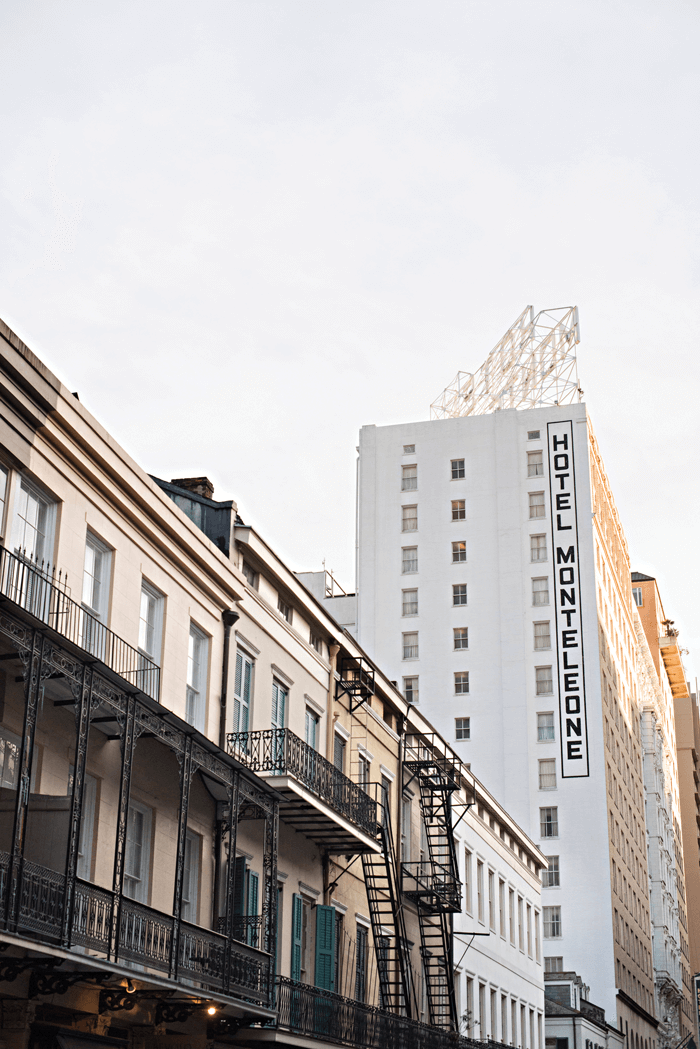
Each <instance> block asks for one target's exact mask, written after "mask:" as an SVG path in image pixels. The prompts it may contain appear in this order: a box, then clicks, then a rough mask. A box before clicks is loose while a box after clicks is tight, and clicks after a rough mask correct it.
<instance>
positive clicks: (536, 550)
mask: <svg viewBox="0 0 700 1049" xmlns="http://www.w3.org/2000/svg"><path fill="white" fill-rule="evenodd" d="M536 539H537V540H539V539H542V540H544V542H543V543H535V542H534V540H536ZM542 551H544V556H538V557H535V554H542ZM548 560H549V553H548V551H547V533H546V532H533V533H532V534H531V535H530V564H531V565H541V564H545V563H546V562H547V561H548Z"/></svg>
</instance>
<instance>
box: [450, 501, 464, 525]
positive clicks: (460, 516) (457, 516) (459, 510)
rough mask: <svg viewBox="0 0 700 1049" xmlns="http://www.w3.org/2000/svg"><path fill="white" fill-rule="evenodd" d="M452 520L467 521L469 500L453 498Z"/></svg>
mask: <svg viewBox="0 0 700 1049" xmlns="http://www.w3.org/2000/svg"><path fill="white" fill-rule="evenodd" d="M451 503H452V520H453V521H466V519H467V501H466V499H452V500H451Z"/></svg>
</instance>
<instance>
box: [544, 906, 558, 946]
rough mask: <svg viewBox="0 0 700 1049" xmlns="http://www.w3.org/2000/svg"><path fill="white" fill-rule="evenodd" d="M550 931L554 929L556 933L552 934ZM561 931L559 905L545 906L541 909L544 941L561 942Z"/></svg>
mask: <svg viewBox="0 0 700 1049" xmlns="http://www.w3.org/2000/svg"><path fill="white" fill-rule="evenodd" d="M552 929H556V932H552ZM548 930H549V931H548ZM561 930H562V922H561V904H559V903H557V904H547V906H544V907H543V908H542V933H543V938H544V939H545V940H561V938H562V931H561Z"/></svg>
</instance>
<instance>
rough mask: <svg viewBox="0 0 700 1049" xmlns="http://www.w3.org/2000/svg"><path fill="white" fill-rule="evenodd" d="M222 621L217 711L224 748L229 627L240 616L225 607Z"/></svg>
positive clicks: (220, 738)
mask: <svg viewBox="0 0 700 1049" xmlns="http://www.w3.org/2000/svg"><path fill="white" fill-rule="evenodd" d="M221 618H222V619H223V621H224V657H223V663H222V667H221V702H220V711H219V746H220V748H221V749H222V750H226V702H227V693H228V658H229V649H230V647H231V627H232V626H233V624H234V623H237V622H238V620H239V619H240V618H241V617H240V615H239V613H238V612H236V610H235V609H233V608H228V609H225V610H224V611H223V612H222V613H221Z"/></svg>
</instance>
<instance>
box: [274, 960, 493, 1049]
mask: <svg viewBox="0 0 700 1049" xmlns="http://www.w3.org/2000/svg"><path fill="white" fill-rule="evenodd" d="M275 987H276V1001H275V1007H276V1009H277V1013H278V1017H277V1026H278V1027H281V1028H283V1029H284V1030H287V1031H291V1032H293V1033H295V1034H301V1035H305V1036H306V1037H307V1038H318V1039H319V1040H322V1041H325V1042H332V1043H333V1044H334V1045H348V1046H355V1047H357V1049H483V1042H478V1041H475V1040H473V1039H471V1038H465V1037H464V1036H463V1035H459V1034H457V1033H456V1032H454V1031H444V1030H441V1029H440V1028H438V1027H431V1026H430V1025H429V1024H423V1023H420V1022H419V1021H417V1020H409V1019H407V1018H406V1017H405V1016H398V1015H397V1014H396V1013H390V1012H387V1011H386V1010H384V1009H377V1008H375V1007H374V1006H371V1005H364V1004H363V1003H362V1002H356V1001H354V1000H353V999H352V998H343V997H342V996H341V995H339V994H332V993H331V992H330V991H322V990H321V989H320V988H318V987H311V986H309V985H308V984H304V983H296V981H294V980H288V979H287V978H286V977H284V976H278V977H277V978H276V980H275ZM499 1044H500V1043H498V1042H493V1043H490V1045H492V1046H494V1047H498V1046H499Z"/></svg>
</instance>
